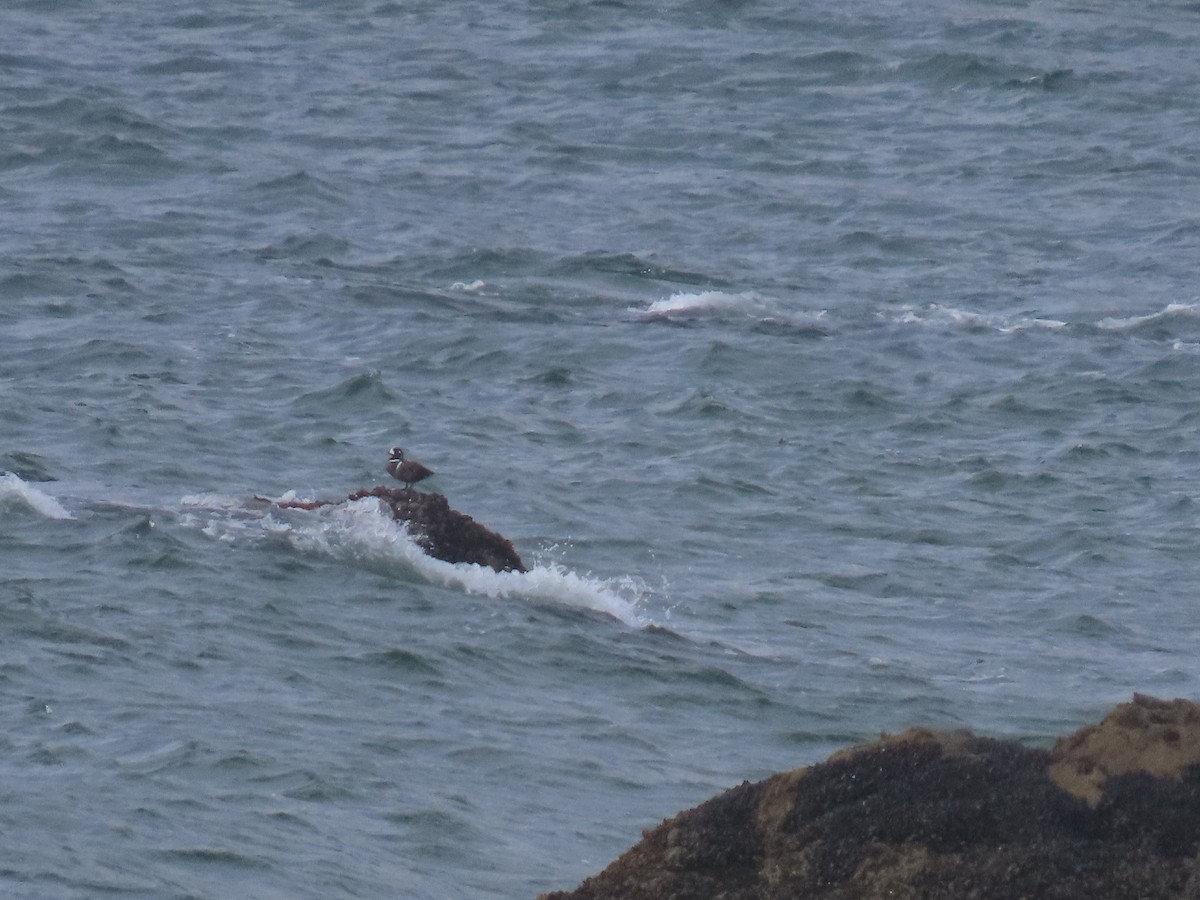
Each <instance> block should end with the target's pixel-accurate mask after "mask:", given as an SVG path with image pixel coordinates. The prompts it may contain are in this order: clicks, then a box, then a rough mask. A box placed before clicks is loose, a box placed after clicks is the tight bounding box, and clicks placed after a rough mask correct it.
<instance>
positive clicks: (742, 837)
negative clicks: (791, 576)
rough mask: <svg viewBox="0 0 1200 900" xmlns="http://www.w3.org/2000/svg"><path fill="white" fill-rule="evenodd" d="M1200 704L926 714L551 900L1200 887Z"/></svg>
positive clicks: (707, 816) (999, 897)
mask: <svg viewBox="0 0 1200 900" xmlns="http://www.w3.org/2000/svg"><path fill="white" fill-rule="evenodd" d="M1198 764H1200V707H1198V706H1196V705H1195V704H1193V703H1189V702H1187V701H1182V700H1176V701H1173V702H1170V703H1168V702H1164V701H1161V700H1156V699H1154V698H1151V697H1145V696H1141V695H1134V700H1133V702H1132V703H1126V704H1121V705H1120V706H1118V707H1117V708H1116V709H1115V710H1114V711H1113V712H1112V713H1110V714H1109V715H1108V716H1107V717H1106V718H1105V719H1104V721H1103V722H1101V723H1100V724H1099V725H1096V726H1091V727H1089V728H1085V729H1082V730H1081V731H1079V732H1077V733H1076V734H1075V735H1072V736H1070V737H1067V738H1063V739H1061V740H1060V741H1059V742H1058V743H1057V744H1056V745H1055V747H1054V748H1053V749H1052V750H1041V749H1032V748H1028V747H1024V746H1022V745H1021V744H1018V743H1016V742H1014V741H1001V740H992V739H987V738H979V737H976V736H974V735H972V734H970V733H969V732H965V731H954V732H931V731H926V730H923V729H910V730H909V731H906V732H904V733H903V734H900V735H895V736H884V737H883V738H882V739H881V740H879V741H877V742H874V743H871V744H866V745H862V746H859V747H854V748H850V749H848V750H844V751H841V752H839V753H837V754H835V755H834V756H833V757H831V758H830V759H829V760H828V761H827V762H825V763H822V764H820V765H816V766H812V767H810V768H807V769H797V770H795V771H792V772H787V773H783V774H779V775H774V776H772V777H771V778H768V779H766V780H765V781H761V782H758V783H756V784H750V783H748V782H747V783H744V784H742V785H740V786H739V787H736V788H733V789H732V790H730V791H727V792H725V793H724V794H721V795H720V796H718V797H715V798H713V799H712V800H709V801H708V802H706V803H703V804H701V805H700V806H698V807H696V808H694V809H691V810H688V811H686V812H683V813H681V814H679V815H678V816H676V817H675V818H673V819H669V820H666V821H664V822H663V823H662V824H661V825H659V826H658V827H657V828H654V829H652V830H649V831H647V832H646V833H645V835H644V839H643V840H642V841H641V843H639V844H637V845H636V846H634V847H633V848H632V849H630V850H629V851H628V852H627V853H625V854H624V855H623V856H622V857H620V858H619V859H618V860H617V861H616V862H614V863H612V864H611V865H610V866H609V867H608V868H607V869H605V870H604V871H603V872H601V873H600V874H599V875H596V876H594V877H592V878H589V879H587V880H586V881H584V883H583V884H582V885H580V886H579V888H577V889H576V890H575V891H572V892H556V893H551V894H546V895H544V896H543V900H618V898H620V900H701V898H718V897H719V898H723V900H783V898H796V897H811V898H830V900H833V898H837V900H876V898H879V900H882V898H908V900H943V898H944V900H968V898H976V900H1017V898H1039V900H1042V898H1061V900H1067V898H1090V900H1095V898H1100V900H1103V898H1112V900H1117V898H1121V900H1125V898H1131V897H1138V898H1146V900H1152V898H1164V900H1165V898H1181V897H1182V898H1197V900H1200V860H1198V859H1197V848H1198V847H1200V765H1198Z"/></svg>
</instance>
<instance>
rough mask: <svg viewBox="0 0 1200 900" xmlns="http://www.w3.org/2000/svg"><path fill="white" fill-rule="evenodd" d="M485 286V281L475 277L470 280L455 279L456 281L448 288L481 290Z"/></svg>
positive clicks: (454, 289)
mask: <svg viewBox="0 0 1200 900" xmlns="http://www.w3.org/2000/svg"><path fill="white" fill-rule="evenodd" d="M485 287H487V283H486V282H483V281H480V280H479V279H478V278H477V279H475V280H474V281H471V282H467V281H456V282H454V284H452V285H450V290H452V291H481V290H483V289H484V288H485Z"/></svg>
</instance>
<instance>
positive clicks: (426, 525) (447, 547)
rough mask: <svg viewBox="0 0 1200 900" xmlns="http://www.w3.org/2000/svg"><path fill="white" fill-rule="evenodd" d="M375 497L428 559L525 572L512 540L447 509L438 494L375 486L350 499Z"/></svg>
mask: <svg viewBox="0 0 1200 900" xmlns="http://www.w3.org/2000/svg"><path fill="white" fill-rule="evenodd" d="M363 497H378V498H379V499H380V500H382V501H383V502H384V503H386V504H387V505H388V506H389V507H391V510H392V515H393V516H394V517H395V518H396V519H397V520H398V521H402V522H405V523H406V524H407V525H408V529H409V533H410V534H412V536H413V539H414V540H415V541H416V542H417V543H418V544H420V545H421V549H423V550H424V551H425V552H426V553H428V554H429V555H430V556H432V557H434V558H436V559H440V560H444V561H445V562H450V563H474V564H475V565H479V566H490V567H491V568H493V569H495V570H496V571H497V572H525V571H528V570H527V569H526V568H525V564H524V563H523V562H522V561H521V557H520V556H519V555H518V554H517V551H516V549H515V548H514V547H513V545H512V541H510V540H508V539H506V538H504V537H502V536H501V535H499V534H497V533H496V532H494V531H490V530H489V529H487V528H484V527H483V526H482V525H480V524H479V523H478V522H476V521H475V520H474V519H472V518H471V517H470V516H468V515H466V514H465V513H460V512H459V511H458V510H456V509H451V508H450V504H449V502H448V501H447V500H446V498H445V497H444V496H443V495H441V494H434V493H426V492H424V491H414V490H411V489H407V488H387V487H375V488H371V489H370V490H361V491H355V492H354V493H353V494H351V495H350V497H349V499H351V500H360V499H362V498H363Z"/></svg>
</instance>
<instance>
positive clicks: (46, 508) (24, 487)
mask: <svg viewBox="0 0 1200 900" xmlns="http://www.w3.org/2000/svg"><path fill="white" fill-rule="evenodd" d="M10 498H12V499H15V500H17V501H18V502H20V503H22V504H24V505H25V506H27V507H28V508H29V509H31V510H33V511H34V512H35V513H38V514H39V515H42V516H45V517H46V518H47V519H73V518H75V517H74V516H73V515H71V514H70V513H69V512H67V510H66V508H65V507H64V506H63V505H62V504H61V503H59V502H58V501H57V500H55V499H54V498H53V497H51V496H50V495H49V494H47V493H45V492H43V491H40V490H38V489H37V488H35V487H34V486H33V485H31V484H29V483H27V482H24V481H22V480H21V479H20V478H19V477H18V476H17V475H15V474H13V473H12V472H8V473H6V474H4V475H0V503H2V502H4V501H7V500H9V499H10Z"/></svg>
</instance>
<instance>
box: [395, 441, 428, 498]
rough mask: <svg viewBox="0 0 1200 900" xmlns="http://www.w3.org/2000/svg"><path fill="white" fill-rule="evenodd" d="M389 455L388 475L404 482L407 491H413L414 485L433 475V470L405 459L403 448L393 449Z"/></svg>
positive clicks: (413, 460)
mask: <svg viewBox="0 0 1200 900" xmlns="http://www.w3.org/2000/svg"><path fill="white" fill-rule="evenodd" d="M388 454H389V458H388V463H387V470H388V474H389V475H391V476H392V477H393V478H395V479H396V480H397V481H403V482H404V488H405V490H409V491H411V490H412V486H413V485H414V484H416V483H417V482H418V481H424V480H425V479H426V478H428V477H429V476H430V475H432V474H433V470H432V469H428V468H426V467H425V466H423V465H421V464H420V463H419V462H417V461H416V460H415V459H405V458H404V448H403V447H393V448H392V449H391V450H389V451H388Z"/></svg>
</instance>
